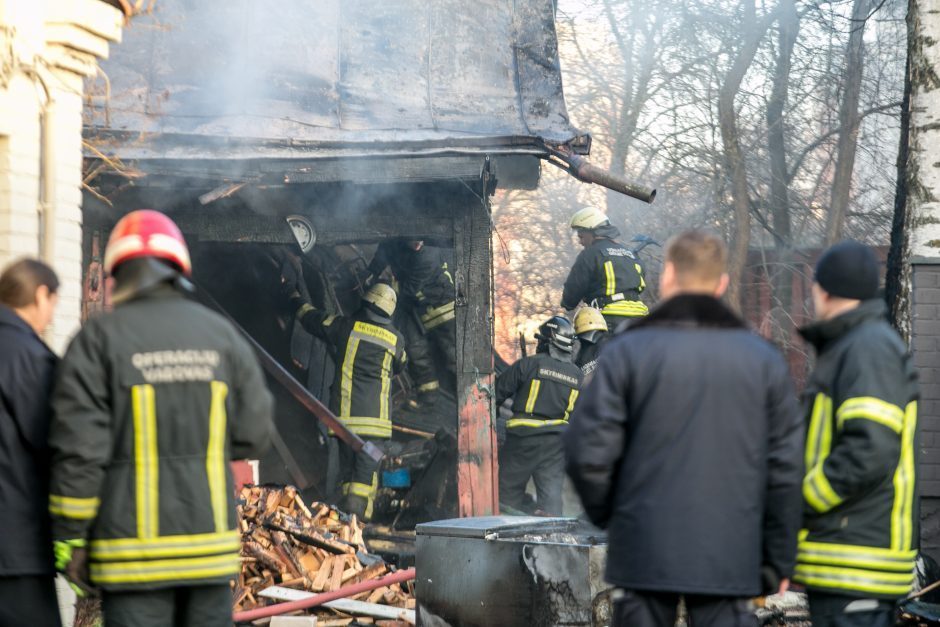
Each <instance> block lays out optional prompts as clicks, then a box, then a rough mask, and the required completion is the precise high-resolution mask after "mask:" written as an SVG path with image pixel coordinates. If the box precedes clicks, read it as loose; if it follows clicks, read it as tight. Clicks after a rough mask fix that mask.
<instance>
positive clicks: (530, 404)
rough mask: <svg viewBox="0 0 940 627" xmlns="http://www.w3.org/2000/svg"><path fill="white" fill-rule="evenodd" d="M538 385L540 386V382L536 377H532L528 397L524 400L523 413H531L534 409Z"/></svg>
mask: <svg viewBox="0 0 940 627" xmlns="http://www.w3.org/2000/svg"><path fill="white" fill-rule="evenodd" d="M540 387H542V382H541V381H539V380H538V379H532V383H530V384H529V397H528V398H527V399H526V402H525V413H527V414H531V413H532V412H533V411H535V401H537V400H538V398H539V388H540Z"/></svg>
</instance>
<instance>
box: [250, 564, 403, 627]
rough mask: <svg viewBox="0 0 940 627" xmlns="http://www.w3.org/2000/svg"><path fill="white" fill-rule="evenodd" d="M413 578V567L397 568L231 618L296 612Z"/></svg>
mask: <svg viewBox="0 0 940 627" xmlns="http://www.w3.org/2000/svg"><path fill="white" fill-rule="evenodd" d="M414 578H415V569H414V568H409V569H407V570H399V571H398V572H394V573H392V574H391V575H386V576H384V577H381V578H379V579H372V580H369V581H361V582H359V583H354V584H351V585H349V586H344V587H342V588H339V589H337V590H333V591H332V592H324V593H323V594H318V595H316V596H313V597H310V598H309V599H301V600H300V601H289V602H287V603H278V604H277V605H269V606H267V607H259V608H255V609H253V610H246V611H244V612H235V614H234V615H233V616H232V619H233V620H234V621H235V622H236V623H249V622H251V621H254V620H258V619H259V618H269V617H271V616H280V615H281V614H287V613H288V612H296V611H297V610H306V609H309V608H311V607H316V606H318V605H323V604H324V603H329V602H330V601H335V600H336V599H345V598H348V597H351V596H355V595H357V594H360V593H362V592H369V591H370V590H375V589H376V588H382V587H384V586H390V585H393V584H396V583H403V582H405V581H411V580H413V579H414Z"/></svg>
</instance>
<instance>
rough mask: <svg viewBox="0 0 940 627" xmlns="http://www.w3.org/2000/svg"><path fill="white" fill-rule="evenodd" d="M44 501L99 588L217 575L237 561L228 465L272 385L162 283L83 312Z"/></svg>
mask: <svg viewBox="0 0 940 627" xmlns="http://www.w3.org/2000/svg"><path fill="white" fill-rule="evenodd" d="M52 404H53V409H54V412H55V418H54V420H53V424H52V428H51V434H50V445H51V449H52V467H51V490H50V496H49V511H50V512H51V514H52V520H53V536H54V539H56V540H67V539H85V538H87V539H88V540H89V571H90V573H89V574H90V578H91V581H92V583H94V584H95V585H97V586H99V587H101V588H104V589H106V590H122V589H153V588H161V587H171V586H177V585H196V584H206V583H224V582H226V581H227V580H229V579H230V578H231V577H232V576H233V575H234V574H235V573H237V572H238V569H239V557H238V555H239V550H240V536H239V533H238V531H237V528H236V516H235V506H234V505H235V504H234V485H233V482H232V476H231V471H230V469H229V462H230V460H231V459H233V458H245V457H258V456H260V455H261V454H262V453H264V451H265V450H266V449H267V447H268V444H269V442H270V438H271V432H272V429H273V422H272V408H273V401H272V397H271V394H270V393H269V392H268V390H267V388H266V387H265V382H264V378H263V376H262V374H261V369H260V367H259V366H258V362H257V361H256V359H255V356H254V354H253V353H252V351H251V348H250V346H249V345H248V343H247V342H246V341H245V340H244V339H243V338H242V337H241V336H239V335H238V332H237V331H236V330H235V328H234V327H233V326H232V325H231V324H230V323H228V322H227V321H226V320H224V319H223V318H222V317H220V316H219V315H217V314H215V313H214V312H212V311H210V310H208V309H206V308H205V307H203V306H202V305H199V304H197V303H194V302H191V301H189V300H186V299H185V298H184V297H183V295H182V294H181V293H180V292H179V291H178V290H177V289H176V288H174V287H173V286H171V285H170V284H168V283H162V284H160V285H158V286H155V287H153V288H151V289H149V290H148V291H146V292H144V293H143V294H141V295H138V296H137V297H136V298H134V299H132V300H129V301H126V302H124V303H122V304H120V305H118V306H117V307H116V308H115V309H114V311H113V312H110V313H107V314H103V315H101V316H98V317H95V318H91V319H90V320H89V321H88V322H87V323H86V324H85V326H84V328H82V330H81V331H80V332H79V333H78V335H77V336H76V337H75V339H74V340H73V341H72V343H71V344H70V346H69V348H68V352H67V353H66V355H65V358H64V359H63V361H62V366H61V371H60V375H59V378H58V381H57V383H56V387H55V391H54V393H53V398H52Z"/></svg>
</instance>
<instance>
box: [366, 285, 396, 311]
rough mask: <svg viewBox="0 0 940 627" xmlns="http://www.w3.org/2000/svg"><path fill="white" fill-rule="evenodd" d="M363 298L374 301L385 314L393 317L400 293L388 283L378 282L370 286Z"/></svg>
mask: <svg viewBox="0 0 940 627" xmlns="http://www.w3.org/2000/svg"><path fill="white" fill-rule="evenodd" d="M362 300H364V301H366V302H367V303H372V304H373V305H375V306H376V307H378V308H379V309H380V310H381V311H383V312H384V313H385V315H387V316H389V317H391V316H392V314H393V313H395V306H396V305H397V304H398V295H397V294H395V290H394V289H392V286H391V285H389V284H387V283H376V284H375V285H373V286H372V287H370V288H369V291H368V292H366V295H365V296H363V297H362Z"/></svg>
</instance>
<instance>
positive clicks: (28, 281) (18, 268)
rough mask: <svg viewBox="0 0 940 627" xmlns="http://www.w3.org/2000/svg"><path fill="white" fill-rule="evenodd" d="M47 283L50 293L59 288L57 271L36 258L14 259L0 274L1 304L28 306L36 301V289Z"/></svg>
mask: <svg viewBox="0 0 940 627" xmlns="http://www.w3.org/2000/svg"><path fill="white" fill-rule="evenodd" d="M43 285H45V286H46V287H47V288H48V289H49V293H50V294H55V293H56V292H57V291H58V290H59V277H57V276H56V274H55V271H54V270H53V269H52V268H50V267H49V266H47V265H46V264H44V263H43V262H41V261H38V260H36V259H20V260H19V261H14V262H13V263H11V264H10V265H8V266H7V267H6V268H4V269H3V273H2V274H0V304H2V305H6V306H7V307H12V308H20V307H28V306H29V305H32V304H33V303H35V302H36V290H38V289H39V288H40V287H41V286H43Z"/></svg>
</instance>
